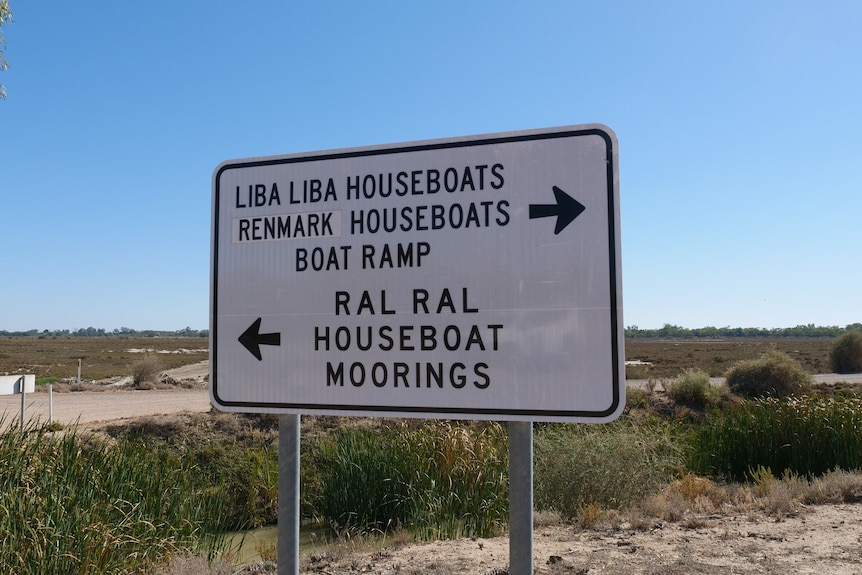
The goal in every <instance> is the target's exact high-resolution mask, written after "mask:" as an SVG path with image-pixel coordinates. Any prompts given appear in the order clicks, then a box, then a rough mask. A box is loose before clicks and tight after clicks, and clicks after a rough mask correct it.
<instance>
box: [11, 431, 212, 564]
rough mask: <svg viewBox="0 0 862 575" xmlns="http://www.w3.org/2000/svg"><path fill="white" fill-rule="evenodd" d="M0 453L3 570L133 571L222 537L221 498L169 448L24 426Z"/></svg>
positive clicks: (208, 550) (209, 550) (205, 549)
mask: <svg viewBox="0 0 862 575" xmlns="http://www.w3.org/2000/svg"><path fill="white" fill-rule="evenodd" d="M0 424H3V422H2V421H0ZM0 461H3V465H2V466H0V533H2V534H3V537H2V541H0V571H2V572H3V573H27V574H30V575H39V574H46V575H48V574H52V575H53V574H65V573H69V574H72V573H74V574H76V575H89V574H92V575H97V574H98V575H103V574H113V573H117V574H119V573H130V572H137V571H139V570H143V569H146V568H148V567H150V566H152V565H155V564H157V563H160V562H163V561H164V560H165V559H166V558H168V557H170V556H171V555H173V554H176V553H182V552H198V553H201V552H203V553H212V552H214V550H215V548H216V547H217V546H218V538H217V537H214V534H215V533H216V532H218V531H219V530H220V528H221V518H220V515H219V511H218V507H219V501H218V498H217V497H216V496H215V494H214V493H213V494H209V495H208V494H206V493H203V492H201V490H200V489H198V488H197V487H196V486H195V485H194V484H193V474H192V473H191V472H190V469H189V468H188V466H186V465H184V464H183V463H182V462H181V461H179V460H177V459H176V458H174V457H173V456H171V455H170V454H169V453H168V452H167V451H165V450H159V451H157V450H152V449H149V448H144V447H143V446H142V445H141V444H139V443H134V442H121V443H119V444H116V445H109V444H103V443H94V442H86V441H83V440H82V439H81V438H80V437H78V436H76V434H75V433H74V432H69V433H64V434H62V435H59V436H55V435H52V434H50V433H48V432H46V431H44V430H40V429H37V428H34V427H30V428H28V429H25V430H24V431H23V432H17V431H12V430H9V431H6V432H5V433H3V434H0Z"/></svg>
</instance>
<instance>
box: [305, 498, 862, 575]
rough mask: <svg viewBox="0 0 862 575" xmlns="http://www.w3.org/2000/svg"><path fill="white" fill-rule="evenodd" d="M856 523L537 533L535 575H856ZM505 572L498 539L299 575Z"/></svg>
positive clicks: (348, 557)
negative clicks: (595, 574)
mask: <svg viewBox="0 0 862 575" xmlns="http://www.w3.org/2000/svg"><path fill="white" fill-rule="evenodd" d="M860 519H862V504H840V505H821V506H813V507H807V508H800V509H799V511H798V512H797V513H795V514H793V515H792V516H789V517H779V518H775V517H771V516H768V515H766V514H765V513H763V512H751V513H746V514H731V515H727V516H722V515H711V516H704V517H698V516H695V515H690V516H689V517H688V518H687V519H686V520H684V521H680V522H672V523H671V522H662V521H656V522H654V523H651V524H647V525H642V526H641V525H639V526H638V528H635V527H633V526H632V524H629V523H625V522H622V523H619V524H618V525H614V526H610V527H605V528H598V529H583V528H579V527H574V526H571V525H549V526H541V527H537V528H536V529H535V532H534V537H533V541H534V542H533V566H534V572H535V573H536V574H537V575H538V574H545V575H557V574H587V573H590V574H592V573H614V574H616V575H636V574H637V575H640V574H644V575H671V574H715V575H719V574H726V573H733V574H746V575H747V574H763V573H768V574H776V575H778V574H781V575H785V574H789V573H793V574H803V573H811V574H814V573H820V574H822V573H828V574H829V575H858V574H860V573H862V521H860ZM508 564H509V541H508V538H507V537H497V538H493V539H461V540H457V541H435V542H430V543H413V544H406V545H396V546H393V547H388V548H384V549H382V550H373V551H364V552H363V551H349V550H348V549H347V548H345V549H343V550H342V551H339V550H337V549H336V550H334V551H332V550H330V551H325V552H321V553H319V554H314V553H312V554H310V555H309V557H307V558H306V559H305V560H304V561H303V562H302V568H301V571H300V572H301V573H305V574H314V573H322V574H327V575H355V574H357V573H372V574H374V575H395V574H398V575H405V574H406V575H420V574H423V575H424V574H429V573H430V574H433V573H441V574H444V573H445V574H456V573H465V574H471V575H473V574H475V575H505V574H507V573H508Z"/></svg>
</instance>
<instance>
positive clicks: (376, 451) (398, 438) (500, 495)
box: [303, 422, 508, 539]
mask: <svg viewBox="0 0 862 575" xmlns="http://www.w3.org/2000/svg"><path fill="white" fill-rule="evenodd" d="M303 468H304V469H307V470H308V471H307V472H306V474H305V479H304V480H303V487H304V488H306V487H307V488H308V489H309V491H310V493H309V494H308V496H307V501H308V502H309V505H310V506H311V508H312V509H314V510H315V512H316V514H318V515H319V518H320V519H322V520H324V521H327V522H328V523H329V524H330V525H333V526H335V527H337V528H338V529H339V530H345V529H346V530H360V531H367V530H374V529H381V530H385V529H388V528H393V527H396V526H405V527H406V528H408V529H409V530H410V531H411V532H413V534H414V535H415V536H416V537H417V538H419V539H433V538H441V537H442V538H449V537H467V536H479V537H487V536H490V535H493V534H496V533H497V532H499V531H500V530H501V528H502V527H503V526H505V525H506V524H507V521H508V486H507V481H508V441H507V438H506V434H505V431H504V428H503V427H502V426H500V425H499V424H495V423H489V424H475V425H467V426H462V425H457V424H454V423H450V422H429V423H427V424H424V425H421V428H417V427H416V426H415V425H413V426H412V427H411V425H409V424H407V423H400V424H396V425H394V426H391V427H384V428H379V429H374V430H372V429H367V428H361V427H352V428H340V429H337V430H335V431H334V432H333V433H331V434H328V435H321V436H318V437H316V438H313V439H310V440H309V445H308V447H307V451H306V459H305V460H304V461H303Z"/></svg>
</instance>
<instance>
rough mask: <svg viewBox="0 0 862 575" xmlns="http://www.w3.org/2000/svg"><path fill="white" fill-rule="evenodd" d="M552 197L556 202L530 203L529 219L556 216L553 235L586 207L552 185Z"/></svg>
mask: <svg viewBox="0 0 862 575" xmlns="http://www.w3.org/2000/svg"><path fill="white" fill-rule="evenodd" d="M554 198H555V199H556V200H557V203H556V204H530V219H531V220H532V219H535V218H548V217H552V216H557V225H556V226H554V235H556V234H559V233H560V232H561V231H563V230H564V229H565V227H566V226H567V225H569V224H570V223H572V221H574V219H575V218H576V217H578V216H579V215H581V212H583V211H584V210H585V209H586V208H585V207H584V205H583V204H582V203H581V202H579V201H577V200H576V199H574V198H573V197H572V196H570V195H569V194H567V193H566V192H564V191H563V190H561V189H560V188H558V187H557V186H554Z"/></svg>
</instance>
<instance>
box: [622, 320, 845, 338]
mask: <svg viewBox="0 0 862 575" xmlns="http://www.w3.org/2000/svg"><path fill="white" fill-rule="evenodd" d="M853 330H856V331H862V323H852V324H850V325H848V326H846V327H838V326H836V325H833V326H817V325H814V324H812V323H810V324H808V325H797V326H796V327H777V328H770V329H767V328H762V327H712V326H708V327H699V328H695V329H688V328H684V327H680V326H678V325H671V324H669V323H666V324H664V326H662V327H660V328H659V329H640V328H639V327H638V326H636V325H630V326H628V327H626V337H628V338H640V339H727V338H793V337H829V338H834V337H838V336H840V335H842V334H844V333H846V332H848V331H853Z"/></svg>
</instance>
